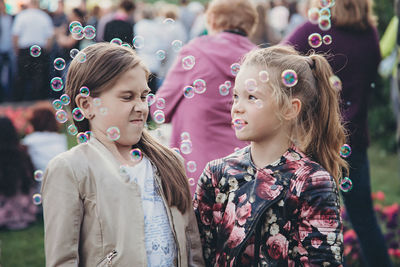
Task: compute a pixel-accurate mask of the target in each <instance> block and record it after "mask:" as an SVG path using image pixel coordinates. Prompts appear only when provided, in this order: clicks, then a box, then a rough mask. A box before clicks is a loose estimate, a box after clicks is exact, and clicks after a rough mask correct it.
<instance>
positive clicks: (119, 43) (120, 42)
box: [110, 38, 122, 45]
mask: <svg viewBox="0 0 400 267" xmlns="http://www.w3.org/2000/svg"><path fill="white" fill-rule="evenodd" d="M110 44H116V45H122V40H121V39H119V38H114V39H112V40H111V41H110Z"/></svg>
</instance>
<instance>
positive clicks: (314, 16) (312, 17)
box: [308, 7, 319, 24]
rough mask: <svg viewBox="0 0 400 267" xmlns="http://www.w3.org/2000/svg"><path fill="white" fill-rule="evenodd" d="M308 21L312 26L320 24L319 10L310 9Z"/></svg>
mask: <svg viewBox="0 0 400 267" xmlns="http://www.w3.org/2000/svg"><path fill="white" fill-rule="evenodd" d="M308 20H309V21H310V22H311V23H312V24H318V20H319V9H318V8H316V7H314V8H310V9H309V10H308Z"/></svg>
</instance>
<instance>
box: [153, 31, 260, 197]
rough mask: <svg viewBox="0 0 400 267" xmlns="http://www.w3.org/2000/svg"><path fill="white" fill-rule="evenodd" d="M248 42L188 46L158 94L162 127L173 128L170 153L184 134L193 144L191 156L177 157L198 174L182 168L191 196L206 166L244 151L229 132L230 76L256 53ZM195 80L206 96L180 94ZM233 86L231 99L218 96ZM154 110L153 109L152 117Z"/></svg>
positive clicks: (209, 39) (216, 39)
mask: <svg viewBox="0 0 400 267" xmlns="http://www.w3.org/2000/svg"><path fill="white" fill-rule="evenodd" d="M254 48H255V45H254V44H252V43H251V42H250V41H249V40H248V38H247V37H244V36H241V35H239V34H234V33H229V32H221V33H219V34H216V35H212V36H202V37H199V38H196V39H194V40H192V41H191V42H190V43H188V44H187V45H186V46H184V47H183V48H182V50H181V51H180V54H179V56H178V58H177V60H176V61H175V63H174V64H173V66H172V67H171V70H170V71H169V73H168V75H167V77H166V79H165V81H164V83H163V85H162V86H161V88H160V89H159V90H158V92H157V95H156V96H157V99H159V98H164V99H165V108H164V109H163V111H164V113H165V122H167V123H168V122H171V123H172V127H173V129H172V136H171V143H170V146H171V147H177V148H180V145H181V134H182V133H183V132H187V133H189V135H190V140H191V142H192V152H191V153H189V154H184V153H182V151H181V155H182V156H183V157H184V158H185V164H186V166H187V164H188V162H189V161H194V162H195V165H196V170H195V171H194V172H193V165H192V166H191V167H192V168H191V171H189V170H188V168H187V167H186V173H187V174H188V177H189V178H194V181H195V184H193V183H192V186H191V192H192V194H194V191H195V188H196V184H197V180H198V178H199V176H200V174H201V173H202V172H203V169H204V167H205V166H206V164H207V162H209V161H211V160H213V159H216V158H220V157H224V156H226V155H229V154H230V153H232V152H233V151H234V149H235V148H236V147H238V148H242V147H244V146H245V143H244V142H241V141H239V140H237V139H236V137H235V133H234V131H233V129H232V128H231V115H230V109H231V100H232V91H233V87H234V78H235V77H234V75H233V74H232V72H231V65H232V64H233V63H236V62H240V59H241V57H242V56H243V55H244V54H246V53H247V52H249V51H250V50H252V49H254ZM187 56H193V57H194V58H195V65H194V67H193V68H192V69H190V70H186V69H184V68H183V67H182V59H183V58H185V57H187ZM196 79H203V80H204V81H205V82H206V88H207V89H206V91H205V92H204V93H202V94H197V93H195V95H194V96H193V97H192V98H186V97H185V96H184V94H183V89H184V87H185V86H188V85H193V82H194V81H195V80H196ZM226 81H230V82H231V84H232V85H231V87H230V89H229V94H227V95H225V96H223V95H221V94H220V91H219V86H220V85H221V84H224V83H225V82H226ZM155 110H157V107H156V105H152V106H151V114H153V113H154V111H155Z"/></svg>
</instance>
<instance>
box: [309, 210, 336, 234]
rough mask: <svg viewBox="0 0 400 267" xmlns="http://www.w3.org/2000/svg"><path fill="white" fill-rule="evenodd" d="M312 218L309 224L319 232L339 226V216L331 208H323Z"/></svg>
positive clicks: (329, 230) (328, 230)
mask: <svg viewBox="0 0 400 267" xmlns="http://www.w3.org/2000/svg"><path fill="white" fill-rule="evenodd" d="M313 217H314V218H313V219H311V220H310V224H311V225H312V226H314V227H316V228H318V231H320V232H321V233H326V232H331V231H332V230H333V229H336V228H338V226H339V217H338V216H337V215H336V212H335V211H334V210H332V209H324V210H321V211H320V212H319V215H318V214H316V215H314V216H313Z"/></svg>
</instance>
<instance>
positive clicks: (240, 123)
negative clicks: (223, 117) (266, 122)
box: [232, 119, 246, 131]
mask: <svg viewBox="0 0 400 267" xmlns="http://www.w3.org/2000/svg"><path fill="white" fill-rule="evenodd" d="M232 126H233V128H234V129H235V130H237V131H240V130H242V129H243V128H244V126H246V123H245V121H244V120H242V119H234V120H232Z"/></svg>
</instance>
